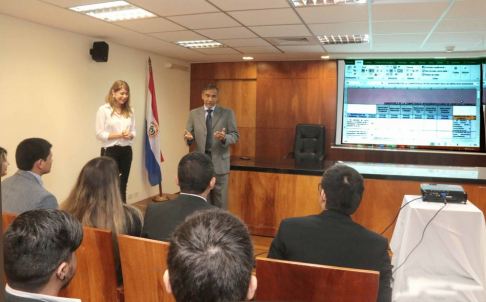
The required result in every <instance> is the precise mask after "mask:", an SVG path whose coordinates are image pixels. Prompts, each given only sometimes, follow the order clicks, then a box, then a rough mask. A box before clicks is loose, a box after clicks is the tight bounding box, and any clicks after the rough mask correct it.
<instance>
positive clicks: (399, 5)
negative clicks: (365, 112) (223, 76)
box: [0, 0, 486, 62]
mask: <svg viewBox="0 0 486 302" xmlns="http://www.w3.org/2000/svg"><path fill="white" fill-rule="evenodd" d="M98 2H103V1H102V0H1V2H0V13H1V14H5V15H8V16H12V17H16V18H20V19H24V20H28V21H32V22H35V23H39V24H43V25H47V26H50V27H54V28H58V29H62V30H67V31H70V32H74V33H78V34H83V35H87V36H91V37H94V38H96V39H99V40H103V41H106V42H108V43H110V42H113V43H117V44H121V45H125V46H129V47H133V48H136V49H141V50H145V51H149V52H153V53H157V54H160V55H164V56H167V57H172V58H176V59H180V60H183V61H187V62H228V61H232V62H237V61H242V57H243V55H245V56H253V57H254V58H255V60H257V61H264V60H279V61H285V60H309V59H314V60H315V59H320V56H321V55H325V54H328V55H330V57H331V58H347V57H353V58H359V57H376V58H381V57H387V58H391V57H398V58H404V57H437V56H440V57H479V56H482V57H486V42H485V38H486V0H373V1H372V2H371V3H368V4H359V5H334V6H317V7H316V6H314V7H302V8H294V7H293V6H292V5H291V4H290V0H129V1H128V2H130V3H132V4H135V5H137V6H139V7H142V8H144V9H146V10H148V11H150V12H152V13H154V14H156V15H157V17H156V18H151V19H144V20H133V21H123V22H113V23H109V22H105V21H101V20H98V19H95V18H92V17H88V16H85V15H82V14H79V13H76V12H73V11H70V10H68V9H66V8H67V7H72V6H79V5H84V4H92V3H98ZM324 34H327V35H332V34H369V35H370V43H369V44H354V45H320V44H319V43H318V42H317V39H315V36H317V35H324ZM297 37H306V38H308V39H309V40H310V43H309V44H307V45H293V44H290V45H289V44H287V45H283V44H279V42H277V41H276V39H275V38H279V39H282V38H297ZM197 39H213V40H216V41H219V42H221V43H223V44H225V45H227V46H228V47H227V48H217V49H198V50H191V49H187V48H184V47H181V46H178V45H175V44H174V43H173V42H174V41H180V40H197ZM450 46H454V47H455V51H454V52H453V53H445V48H446V47H450Z"/></svg>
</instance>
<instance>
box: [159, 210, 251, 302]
mask: <svg viewBox="0 0 486 302" xmlns="http://www.w3.org/2000/svg"><path fill="white" fill-rule="evenodd" d="M253 263H254V255H253V244H252V241H251V238H250V234H249V233H248V230H247V228H246V226H245V225H244V224H243V222H242V221H241V220H240V219H238V218H237V217H236V216H234V215H232V214H231V213H229V212H227V211H223V210H208V211H197V212H195V213H194V214H192V215H190V216H188V217H187V219H186V221H185V222H184V223H183V224H181V225H180V226H179V227H178V228H177V230H176V231H175V232H174V235H173V236H172V238H171V241H170V247H169V253H168V256H167V269H168V270H167V271H165V273H164V278H163V279H164V284H165V287H166V289H167V291H168V292H169V293H173V295H174V297H175V299H176V301H177V302H222V301H243V300H250V299H252V298H253V296H254V294H255V291H256V288H257V280H256V277H255V276H253V275H252V274H251V272H252V269H253Z"/></svg>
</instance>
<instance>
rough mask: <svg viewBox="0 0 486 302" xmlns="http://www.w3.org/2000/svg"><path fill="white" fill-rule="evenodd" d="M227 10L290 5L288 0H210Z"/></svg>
mask: <svg viewBox="0 0 486 302" xmlns="http://www.w3.org/2000/svg"><path fill="white" fill-rule="evenodd" d="M208 1H209V2H211V3H213V4H214V5H216V6H217V7H219V8H220V9H222V10H225V11H232V10H251V9H265V8H282V7H289V4H288V2H287V0H264V1H262V0H244V1H242V0H208Z"/></svg>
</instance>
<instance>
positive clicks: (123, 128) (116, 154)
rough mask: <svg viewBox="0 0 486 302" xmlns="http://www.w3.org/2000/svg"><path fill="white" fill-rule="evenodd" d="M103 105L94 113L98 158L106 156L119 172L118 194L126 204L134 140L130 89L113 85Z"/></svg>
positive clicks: (121, 83)
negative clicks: (99, 155)
mask: <svg viewBox="0 0 486 302" xmlns="http://www.w3.org/2000/svg"><path fill="white" fill-rule="evenodd" d="M105 101H106V103H107V104H105V105H103V106H101V107H100V108H99V109H98V112H97V113H96V138H97V139H98V140H100V141H101V142H102V144H101V147H102V148H101V156H109V157H111V158H113V159H114V160H115V161H116V163H117V164H118V169H119V170H120V192H121V195H122V199H123V202H125V203H126V201H127V198H126V192H127V183H128V176H129V175H130V167H131V165H132V147H131V145H132V140H133V139H134V138H135V136H136V131H135V110H134V109H133V108H132V107H131V106H130V87H129V86H128V84H127V83H126V82H125V81H121V80H119V81H116V82H115V83H113V86H111V89H110V91H108V95H107V96H106V98H105Z"/></svg>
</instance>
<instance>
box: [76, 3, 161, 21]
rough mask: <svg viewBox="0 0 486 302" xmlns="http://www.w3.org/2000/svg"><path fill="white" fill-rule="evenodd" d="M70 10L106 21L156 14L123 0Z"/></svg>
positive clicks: (146, 16)
mask: <svg viewBox="0 0 486 302" xmlns="http://www.w3.org/2000/svg"><path fill="white" fill-rule="evenodd" d="M69 9H70V10H73V11H76V12H78V13H82V14H85V15H88V16H91V17H95V18H98V19H101V20H105V21H108V22H114V21H124V20H132V19H145V18H153V17H156V15H154V14H152V13H151V12H148V11H146V10H143V9H141V8H140V7H137V6H135V5H133V4H130V3H128V2H125V1H113V2H105V3H97V4H90V5H82V6H76V7H70V8H69Z"/></svg>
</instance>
